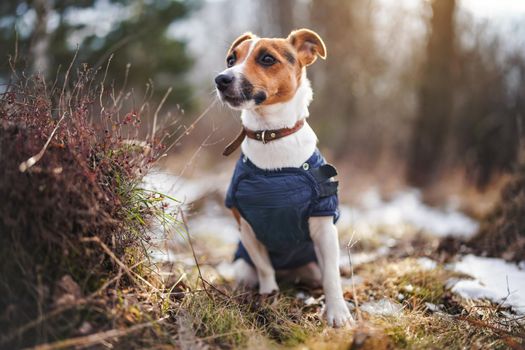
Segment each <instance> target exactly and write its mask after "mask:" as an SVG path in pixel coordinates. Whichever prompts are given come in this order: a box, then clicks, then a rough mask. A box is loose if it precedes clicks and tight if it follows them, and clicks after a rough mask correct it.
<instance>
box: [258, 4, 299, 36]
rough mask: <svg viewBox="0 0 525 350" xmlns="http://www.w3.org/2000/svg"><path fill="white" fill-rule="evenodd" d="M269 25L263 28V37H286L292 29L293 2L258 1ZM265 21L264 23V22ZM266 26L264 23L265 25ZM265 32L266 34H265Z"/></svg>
mask: <svg viewBox="0 0 525 350" xmlns="http://www.w3.org/2000/svg"><path fill="white" fill-rule="evenodd" d="M259 1H260V5H259V6H261V8H262V10H263V11H262V13H264V14H266V17H267V18H266V21H267V22H268V23H269V25H264V26H263V28H262V29H263V33H261V35H263V36H266V35H268V36H275V37H286V36H287V35H288V34H289V33H290V32H291V31H292V30H294V29H295V27H294V8H295V6H296V1H295V0H259ZM266 21H265V22H266ZM265 24H266V23H265ZM265 27H267V28H265ZM266 32H267V33H266Z"/></svg>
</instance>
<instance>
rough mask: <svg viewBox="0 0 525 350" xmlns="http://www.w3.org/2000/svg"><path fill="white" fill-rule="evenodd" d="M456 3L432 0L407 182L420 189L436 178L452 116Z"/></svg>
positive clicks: (448, 0) (453, 1)
mask: <svg viewBox="0 0 525 350" xmlns="http://www.w3.org/2000/svg"><path fill="white" fill-rule="evenodd" d="M455 7H456V1H455V0H433V1H432V19H431V23H430V35H429V39H428V44H427V59H426V64H425V67H424V70H423V76H422V82H421V86H420V90H419V116H418V119H417V120H416V123H415V126H414V130H413V135H412V142H411V150H410V154H409V168H408V181H409V182H410V183H411V184H413V185H415V186H419V187H424V186H427V185H431V184H432V182H433V181H434V180H435V179H436V177H437V175H438V174H437V172H438V166H439V163H440V160H441V155H442V150H443V148H444V145H445V143H446V138H447V131H448V128H449V123H450V116H451V113H452V98H453V91H452V62H453V58H454V11H455Z"/></svg>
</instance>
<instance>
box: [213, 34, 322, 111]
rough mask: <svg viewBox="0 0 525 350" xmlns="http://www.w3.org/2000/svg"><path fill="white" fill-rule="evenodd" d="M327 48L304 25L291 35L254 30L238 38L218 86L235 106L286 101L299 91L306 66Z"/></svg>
mask: <svg viewBox="0 0 525 350" xmlns="http://www.w3.org/2000/svg"><path fill="white" fill-rule="evenodd" d="M317 56H320V57H321V58H325V57H326V48H325V46H324V43H323V42H322V40H321V38H319V36H318V35H317V34H315V33H314V32H312V31H310V30H307V29H301V30H297V31H294V32H292V33H290V35H289V36H288V38H286V39H282V38H278V39H268V38H263V39H259V38H257V37H255V36H253V34H251V33H246V34H243V35H241V36H240V37H239V38H237V39H236V40H235V41H234V42H233V44H232V45H231V47H230V50H229V51H228V55H227V58H226V63H227V66H228V68H227V69H226V70H225V71H224V72H222V73H221V74H220V75H219V76H218V77H217V78H216V80H215V81H216V83H217V89H218V90H219V94H220V96H221V98H222V99H223V100H225V101H226V102H228V103H229V104H230V105H231V106H232V107H241V106H243V105H246V104H249V102H250V101H253V104H252V105H254V106H260V105H263V106H264V105H271V104H275V103H280V102H286V101H289V100H291V99H292V97H293V96H294V95H295V93H296V91H297V88H298V87H299V84H300V83H301V76H302V71H303V68H304V67H306V66H308V65H310V64H312V63H313V62H314V61H315V59H316V58H317Z"/></svg>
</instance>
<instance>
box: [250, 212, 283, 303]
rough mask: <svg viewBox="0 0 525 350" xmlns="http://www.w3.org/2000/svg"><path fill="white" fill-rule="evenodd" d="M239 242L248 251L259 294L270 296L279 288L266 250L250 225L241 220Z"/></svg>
mask: <svg viewBox="0 0 525 350" xmlns="http://www.w3.org/2000/svg"><path fill="white" fill-rule="evenodd" d="M240 226H241V227H240V228H241V230H240V231H241V242H242V244H243V245H244V247H245V248H246V250H247V251H248V254H249V255H250V258H251V259H252V261H253V264H254V265H255V270H256V271H257V277H258V279H259V293H260V294H270V293H272V292H273V291H278V290H279V287H278V286H277V282H276V280H275V270H274V268H273V266H272V263H271V261H270V256H269V255H268V250H267V249H266V247H265V246H264V245H263V244H262V243H261V242H260V241H259V240H258V239H257V237H256V236H255V232H253V229H252V227H251V226H250V224H249V223H248V222H247V221H246V220H244V219H241V225H240Z"/></svg>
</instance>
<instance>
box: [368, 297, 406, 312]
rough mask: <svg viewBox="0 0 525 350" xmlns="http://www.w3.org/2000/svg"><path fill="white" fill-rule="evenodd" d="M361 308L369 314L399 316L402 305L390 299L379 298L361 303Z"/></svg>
mask: <svg viewBox="0 0 525 350" xmlns="http://www.w3.org/2000/svg"><path fill="white" fill-rule="evenodd" d="M361 310H362V311H364V312H366V313H368V314H370V315H377V316H399V315H400V314H401V312H402V311H403V307H402V306H401V304H398V303H396V302H393V301H392V300H390V299H381V300H378V301H369V302H366V303H364V304H362V305H361Z"/></svg>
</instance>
